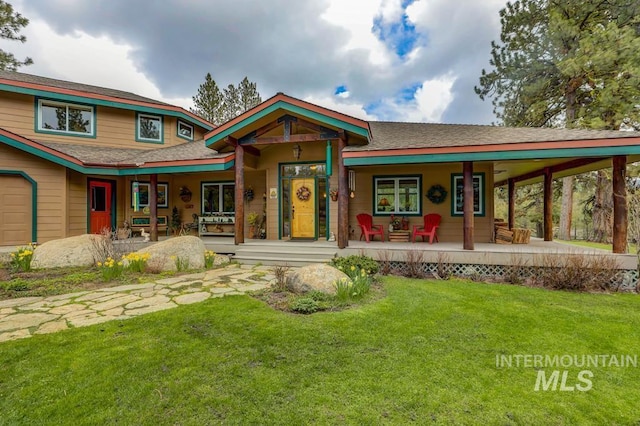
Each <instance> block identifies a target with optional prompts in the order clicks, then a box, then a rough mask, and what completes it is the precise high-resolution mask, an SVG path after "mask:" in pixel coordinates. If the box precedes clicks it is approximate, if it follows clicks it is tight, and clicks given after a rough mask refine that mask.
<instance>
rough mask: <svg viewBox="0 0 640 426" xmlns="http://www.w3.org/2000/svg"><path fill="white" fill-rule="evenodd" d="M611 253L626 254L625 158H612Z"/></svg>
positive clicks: (622, 156)
mask: <svg viewBox="0 0 640 426" xmlns="http://www.w3.org/2000/svg"><path fill="white" fill-rule="evenodd" d="M612 162H613V179H612V184H613V252H614V253H626V252H627V187H626V177H627V176H626V175H627V156H626V155H617V156H615V157H613V161H612Z"/></svg>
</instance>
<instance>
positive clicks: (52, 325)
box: [33, 320, 69, 334]
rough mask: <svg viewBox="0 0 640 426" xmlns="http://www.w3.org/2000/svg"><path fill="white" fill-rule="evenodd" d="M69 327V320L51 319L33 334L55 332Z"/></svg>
mask: <svg viewBox="0 0 640 426" xmlns="http://www.w3.org/2000/svg"><path fill="white" fill-rule="evenodd" d="M67 328H69V326H68V325H67V321H65V320H61V321H49V322H46V323H44V324H42V325H41V326H40V328H38V329H37V330H36V331H34V332H33V334H45V333H55V332H56V331H62V330H66V329H67Z"/></svg>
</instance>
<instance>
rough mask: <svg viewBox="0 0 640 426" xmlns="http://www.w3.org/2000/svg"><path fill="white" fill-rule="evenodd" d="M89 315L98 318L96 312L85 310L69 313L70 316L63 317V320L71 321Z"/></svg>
mask: <svg viewBox="0 0 640 426" xmlns="http://www.w3.org/2000/svg"><path fill="white" fill-rule="evenodd" d="M87 315H90V316H96V315H98V314H97V313H96V311H92V310H89V309H85V310H82V311H75V312H69V313H68V314H65V315H63V316H62V318H64V319H69V320H70V319H72V318H75V317H81V316H87Z"/></svg>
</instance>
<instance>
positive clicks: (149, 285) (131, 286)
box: [98, 283, 155, 292]
mask: <svg viewBox="0 0 640 426" xmlns="http://www.w3.org/2000/svg"><path fill="white" fill-rule="evenodd" d="M154 286H155V284H154V283H145V284H128V285H121V286H118V287H109V288H105V289H100V290H98V291H118V292H124V291H131V290H143V289H148V288H153V287H154Z"/></svg>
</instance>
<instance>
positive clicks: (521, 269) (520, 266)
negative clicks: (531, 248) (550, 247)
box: [504, 254, 528, 284]
mask: <svg viewBox="0 0 640 426" xmlns="http://www.w3.org/2000/svg"><path fill="white" fill-rule="evenodd" d="M527 263H528V262H527V260H526V259H523V257H522V256H518V255H515V254H512V255H511V260H510V262H509V265H507V266H505V269H504V280H505V281H506V282H508V283H510V284H522V283H523V282H524V278H525V276H526V275H527Z"/></svg>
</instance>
